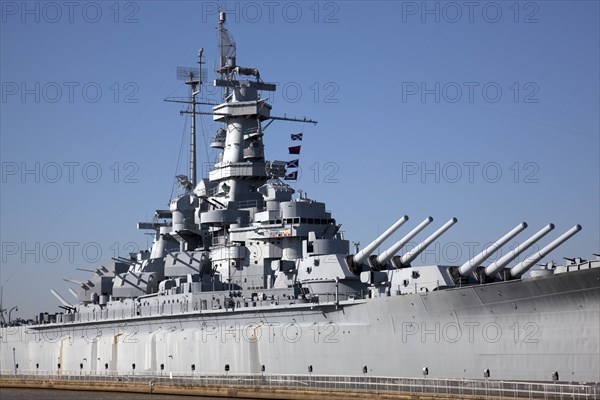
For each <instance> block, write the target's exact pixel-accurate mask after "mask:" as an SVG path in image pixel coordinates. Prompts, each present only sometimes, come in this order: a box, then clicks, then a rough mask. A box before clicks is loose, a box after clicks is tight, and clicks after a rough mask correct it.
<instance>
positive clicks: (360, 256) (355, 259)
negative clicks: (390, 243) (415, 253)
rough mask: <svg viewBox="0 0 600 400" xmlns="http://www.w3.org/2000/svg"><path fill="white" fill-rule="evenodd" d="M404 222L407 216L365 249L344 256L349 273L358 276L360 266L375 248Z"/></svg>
mask: <svg viewBox="0 0 600 400" xmlns="http://www.w3.org/2000/svg"><path fill="white" fill-rule="evenodd" d="M406 221H408V216H406V215H405V216H403V217H402V218H400V219H399V220H398V221H396V222H395V223H394V225H392V226H390V227H389V228H388V229H387V230H386V231H385V232H383V233H382V234H381V235H379V237H378V238H377V239H375V240H373V241H372V242H371V243H369V245H368V246H367V247H365V248H364V249H362V250H361V251H359V252H358V253H356V254H355V255H353V256H352V255H349V256H346V264H347V265H348V268H349V269H350V271H352V272H353V273H355V274H357V275H358V274H360V272H361V267H360V266H361V264H362V263H363V262H365V260H367V258H369V256H370V255H371V253H373V252H374V251H375V249H376V248H377V247H379V246H380V245H381V243H383V242H384V241H385V240H386V239H387V238H388V237H390V236H391V235H392V234H393V233H394V232H396V231H397V230H398V228H400V227H401V226H402V225H403V224H404V223H405V222H406Z"/></svg>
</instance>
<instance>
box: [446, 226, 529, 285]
mask: <svg viewBox="0 0 600 400" xmlns="http://www.w3.org/2000/svg"><path fill="white" fill-rule="evenodd" d="M525 228H527V223H525V222H521V223H520V224H519V225H517V226H515V227H514V228H513V229H512V230H511V231H510V232H508V233H507V234H506V235H504V236H502V237H501V238H500V239H498V240H497V241H496V242H495V243H494V244H492V245H491V246H490V247H488V248H487V249H485V250H483V251H482V252H481V253H479V254H477V255H476V256H475V257H473V258H472V259H470V260H469V261H467V262H466V263H464V264H463V265H461V267H460V268H459V269H458V271H459V272H460V273H461V275H463V276H466V275H469V274H470V273H471V272H473V271H474V270H475V269H476V268H477V267H478V266H480V265H481V263H482V262H484V261H485V260H487V259H488V258H489V257H490V256H491V255H492V254H494V253H495V252H496V250H498V249H499V248H500V247H502V246H504V245H505V244H506V243H507V242H508V241H509V240H511V239H512V238H514V237H515V236H517V235H518V234H519V233H521V232H522V231H523V229H525Z"/></svg>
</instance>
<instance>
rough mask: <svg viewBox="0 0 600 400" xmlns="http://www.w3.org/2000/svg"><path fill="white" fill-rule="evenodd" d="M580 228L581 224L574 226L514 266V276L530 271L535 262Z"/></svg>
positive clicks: (512, 271) (511, 271)
mask: <svg viewBox="0 0 600 400" xmlns="http://www.w3.org/2000/svg"><path fill="white" fill-rule="evenodd" d="M580 230H581V225H575V226H574V227H572V228H571V229H569V230H568V231H566V232H565V233H563V234H562V235H561V236H559V237H558V238H556V239H555V240H553V241H552V242H550V244H548V245H547V246H546V247H544V248H543V249H542V250H540V251H538V252H537V253H535V254H533V255H532V256H530V257H529V258H527V259H526V260H525V261H523V262H521V263H519V264H517V265H515V266H514V267H512V268H511V269H510V274H511V275H512V276H519V275H522V274H524V273H526V272H527V271H529V269H530V268H531V267H533V266H534V265H535V263H537V262H538V261H540V260H541V259H542V258H544V257H545V256H546V255H548V253H550V252H551V251H552V250H554V249H556V248H557V247H558V246H560V245H561V244H563V243H564V242H566V241H567V240H569V239H570V238H571V236H573V235H575V234H576V233H577V232H579V231H580Z"/></svg>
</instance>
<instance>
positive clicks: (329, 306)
mask: <svg viewBox="0 0 600 400" xmlns="http://www.w3.org/2000/svg"><path fill="white" fill-rule="evenodd" d="M224 24H225V14H224V13H221V14H220V19H219V38H220V39H219V41H220V43H219V46H220V60H219V67H218V68H217V70H216V73H217V79H215V81H214V85H215V86H217V87H219V88H222V89H223V101H222V103H220V104H218V105H216V106H214V107H213V108H212V110H210V111H207V112H202V111H199V110H197V108H196V106H197V105H198V104H200V103H199V102H198V101H197V95H198V94H199V93H200V90H201V87H202V85H203V84H204V82H202V79H201V76H202V73H201V72H200V71H199V72H198V73H196V72H191V73H190V74H189V76H188V79H187V82H186V83H188V84H189V85H190V89H191V96H190V100H189V103H190V104H191V105H192V107H191V111H190V113H191V114H192V121H195V117H196V114H199V113H208V114H210V115H212V118H213V120H214V121H216V122H219V123H222V124H223V126H222V128H220V129H219V130H218V131H217V132H216V133H215V135H214V138H213V140H212V141H211V147H212V148H215V149H218V150H219V151H220V153H219V155H218V157H217V160H216V163H215V165H214V168H213V169H212V170H211V171H210V172H209V174H208V176H207V177H204V178H201V179H197V177H196V175H197V168H196V159H195V153H196V152H195V135H196V132H195V129H196V128H195V127H196V124H195V122H193V123H192V135H191V138H192V140H191V152H190V168H189V174H188V176H183V175H179V176H177V180H178V182H179V185H180V187H181V188H182V193H181V194H180V195H179V196H178V197H176V198H174V199H172V200H171V202H170V206H169V209H167V210H156V212H155V218H154V220H153V221H151V222H143V223H139V224H138V228H139V229H144V230H151V231H153V232H154V241H153V244H152V246H151V248H150V249H149V250H147V251H142V252H139V253H136V254H131V255H130V256H129V257H124V258H119V259H116V260H115V261H114V262H112V263H111V264H109V265H103V266H99V267H98V268H97V269H96V270H95V272H94V273H93V275H92V277H91V278H89V279H88V280H87V281H86V282H77V284H78V286H79V288H78V291H77V292H76V297H77V302H76V304H72V303H71V302H69V301H67V300H65V299H64V298H63V297H62V296H61V295H59V294H58V293H55V294H56V296H57V297H58V299H59V300H60V302H61V303H62V308H63V309H64V313H59V314H56V315H53V316H49V315H45V316H41V318H40V320H39V323H38V324H35V325H28V326H17V327H6V328H2V343H1V346H2V356H1V359H0V361H1V363H2V364H1V367H0V369H1V370H13V369H14V370H16V369H17V368H21V369H25V370H43V371H49V372H52V373H57V374H68V373H72V372H73V371H79V372H81V371H86V372H92V371H93V372H94V373H101V372H105V373H121V374H123V373H136V372H137V373H148V374H153V373H163V372H164V371H167V372H169V373H171V374H177V373H187V372H189V371H190V370H192V371H197V372H205V373H216V372H222V371H227V372H229V371H231V372H232V373H233V372H236V373H258V372H265V371H268V372H270V373H286V374H288V373H295V374H303V373H322V374H333V375H356V374H360V373H365V374H366V373H369V374H371V373H372V374H374V375H378V376H420V375H421V374H423V373H424V372H423V371H425V370H427V374H430V375H431V376H438V377H447V378H451V377H464V378H480V377H481V376H482V375H481V374H482V371H487V374H488V376H489V374H490V371H491V374H492V377H494V378H497V379H532V380H550V379H551V378H552V376H553V374H554V373H557V374H558V373H560V374H563V376H568V377H569V380H579V381H600V355H599V354H600V345H599V340H600V334H599V318H600V317H599V312H600V261H599V260H595V261H586V260H582V259H574V260H572V261H570V262H569V263H567V264H565V265H564V266H554V265H549V266H547V267H546V268H543V269H539V268H538V269H533V270H532V268H533V267H534V266H536V265H537V264H538V263H539V262H540V261H541V260H542V259H543V258H544V257H545V256H546V255H547V254H548V253H550V252H551V251H553V250H554V249H555V248H556V247H558V246H559V245H560V244H562V243H563V242H565V241H566V240H568V239H569V238H571V237H572V236H573V235H575V234H576V233H577V232H578V231H580V230H581V229H582V228H581V226H580V225H575V226H573V227H572V228H571V229H569V230H567V231H565V232H564V233H562V234H561V235H558V236H557V237H555V238H554V239H553V240H550V241H549V243H548V244H547V245H546V246H545V247H542V248H541V250H539V251H538V252H536V253H534V254H533V255H531V256H529V257H527V258H525V260H523V261H520V262H515V260H516V259H518V258H519V256H520V255H522V254H524V252H525V251H527V250H528V249H529V248H530V247H531V246H532V245H533V244H535V243H537V242H538V241H541V240H542V239H543V238H545V237H546V235H548V234H550V232H551V231H552V230H553V229H554V228H555V226H554V225H553V224H548V225H547V226H545V227H542V228H541V229H540V230H538V231H537V232H536V233H535V234H533V235H531V236H530V237H528V238H527V239H526V240H524V241H523V243H522V244H521V245H520V246H519V247H518V248H516V249H514V250H513V251H511V252H509V253H507V254H506V255H505V256H504V257H502V258H500V259H498V260H497V261H495V262H493V263H488V264H487V265H485V263H486V260H488V259H489V258H490V257H491V256H492V255H494V254H495V252H496V251H497V250H499V249H500V248H501V247H502V246H504V245H506V244H507V243H508V242H509V241H510V240H512V239H513V238H515V237H516V236H517V235H519V234H521V233H522V232H523V231H524V230H525V229H526V228H527V224H526V223H525V222H522V223H519V224H517V225H516V226H515V227H514V228H513V229H511V230H510V231H509V232H507V233H505V234H504V235H502V236H501V237H499V238H498V239H497V241H495V242H494V243H493V244H492V245H491V246H489V247H488V248H487V249H486V250H484V251H483V252H481V253H480V254H478V255H476V256H475V257H473V258H472V259H471V260H469V261H467V262H466V263H464V264H463V265H426V266H417V265H414V261H415V260H416V259H417V257H418V256H419V254H420V253H422V252H423V251H424V250H425V249H426V248H427V247H428V246H429V245H431V244H432V243H433V242H434V241H435V240H437V239H438V238H440V237H441V236H442V235H443V234H444V233H445V232H446V231H447V230H448V229H450V228H451V227H452V226H453V225H454V224H456V223H457V219H456V218H450V219H448V220H447V222H445V223H443V224H441V225H440V226H439V227H438V228H437V229H435V230H433V232H431V233H430V234H429V235H427V236H425V238H424V239H421V242H420V243H419V244H418V245H417V246H416V247H413V248H411V249H409V250H407V249H406V247H407V244H408V243H409V242H410V241H411V240H413V239H414V238H417V237H418V235H420V234H422V233H423V231H424V230H425V229H426V228H427V227H428V226H429V225H430V224H432V223H433V218H432V217H426V218H424V219H423V220H422V221H420V222H418V223H417V224H414V225H412V226H411V227H410V228H409V229H407V233H406V234H405V235H404V236H403V237H402V238H401V239H400V240H399V241H397V242H396V243H394V244H392V245H391V246H389V247H387V248H386V249H385V250H384V251H382V252H380V253H379V254H375V251H376V250H377V249H378V248H379V247H380V246H381V245H382V244H383V243H384V242H385V241H386V240H387V239H388V238H389V237H390V236H391V235H392V234H394V233H395V232H396V231H398V230H399V229H400V228H402V227H405V226H409V225H411V223H409V217H408V216H402V217H401V218H399V219H398V220H397V221H396V222H395V223H394V224H392V225H391V226H390V227H389V228H388V229H387V230H386V231H384V232H383V233H382V234H381V235H380V236H379V237H377V238H376V239H374V240H373V241H372V242H371V243H369V244H368V245H367V246H365V247H364V248H363V249H362V250H359V249H356V251H355V252H354V254H352V252H351V251H350V243H349V241H348V240H347V239H345V238H344V236H343V234H342V232H341V230H340V227H341V225H340V224H339V223H338V222H337V221H336V219H335V218H334V216H333V215H332V214H331V212H329V211H327V209H326V206H325V204H324V203H322V202H319V201H316V200H313V199H310V198H308V197H307V196H306V195H302V193H300V194H297V193H296V191H295V190H294V189H293V188H292V186H290V185H289V184H288V183H287V181H285V179H283V178H284V177H285V176H286V174H287V172H286V167H287V162H285V161H267V160H266V159H265V151H264V138H265V132H266V130H267V128H268V127H269V125H270V123H271V122H272V121H274V120H290V121H302V122H308V123H315V121H312V120H310V119H306V118H287V117H277V116H275V115H272V114H271V111H272V107H271V105H270V104H269V103H268V101H267V100H266V99H265V98H262V97H261V92H270V91H275V90H276V85H275V84H272V83H267V82H264V81H263V80H262V78H261V75H260V72H259V70H258V69H256V68H248V67H242V66H239V65H238V64H237V60H236V53H235V43H234V42H233V39H232V38H231V35H230V34H229V33H228V32H227V29H226V28H225V26H224ZM202 63H203V62H202V50H201V51H200V53H199V64H200V66H201V65H202ZM411 222H412V221H411ZM501 233H502V232H499V234H501ZM599 258H600V257H599ZM17 366H18V367H17Z"/></svg>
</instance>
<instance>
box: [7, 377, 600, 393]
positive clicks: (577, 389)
mask: <svg viewBox="0 0 600 400" xmlns="http://www.w3.org/2000/svg"><path fill="white" fill-rule="evenodd" d="M3 379H21V380H31V381H35V380H43V381H49V380H50V381H106V382H124V383H142V384H148V385H149V386H150V385H152V384H153V385H172V386H200V385H202V386H209V387H210V386H212V387H262V388H278V389H283V388H291V389H300V388H304V389H317V390H319V389H321V390H345V391H364V392H368V393H409V394H444V395H455V396H456V397H463V396H477V397H496V398H507V399H508V398H527V399H547V400H553V399H557V400H559V399H560V400H566V399H574V400H576V399H590V400H591V399H599V398H600V384H599V383H566V382H524V381H498V380H491V379H490V380H478V379H439V378H394V377H377V376H367V375H366V374H365V375H364V376H332V375H314V374H309V375H279V374H260V373H259V374H247V375H238V374H225V375H223V374H214V375H213V374H200V373H193V372H189V373H178V374H175V373H169V372H165V373H162V374H158V375H157V374H155V373H152V374H148V373H144V372H136V371H131V372H130V373H127V374H116V373H114V372H110V371H61V372H60V373H59V374H58V373H54V374H49V373H44V372H37V373H36V372H35V371H18V372H17V373H15V371H0V386H2V380H3Z"/></svg>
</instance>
